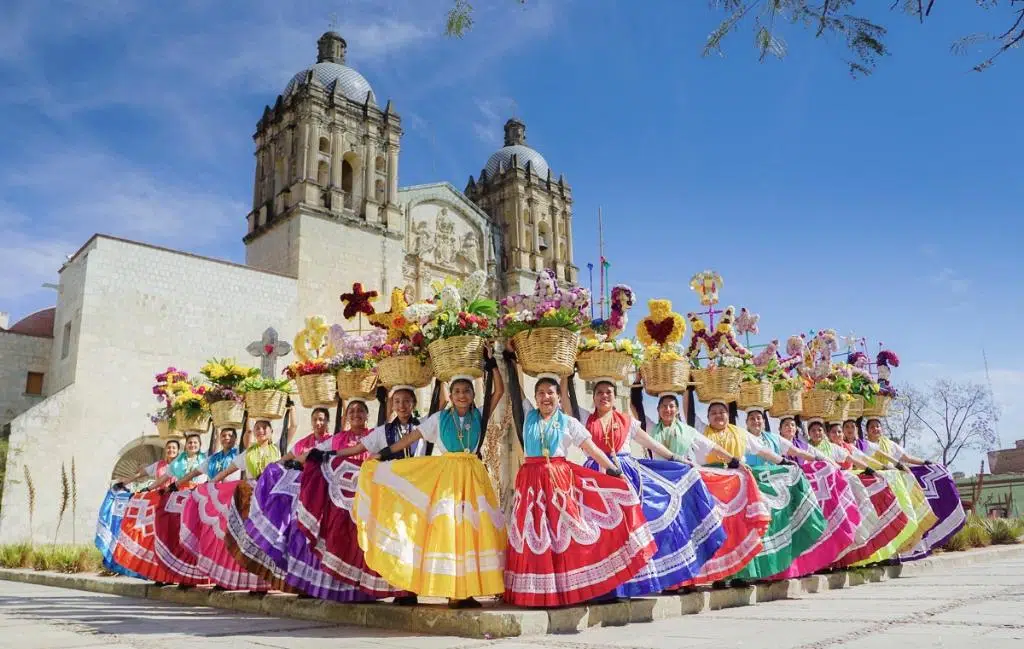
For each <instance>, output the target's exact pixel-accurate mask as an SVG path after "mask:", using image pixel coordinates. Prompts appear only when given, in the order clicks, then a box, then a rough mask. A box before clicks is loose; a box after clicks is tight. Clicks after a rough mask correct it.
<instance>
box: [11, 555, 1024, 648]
mask: <svg viewBox="0 0 1024 649" xmlns="http://www.w3.org/2000/svg"><path fill="white" fill-rule="evenodd" d="M1022 612H1024V558H1013V559H1004V560H1000V561H994V562H985V563H978V564H974V565H971V566H967V567H961V568H951V569H948V570H938V571H933V572H928V573H927V574H924V575H921V576H912V577H903V578H900V579H892V580H888V581H885V582H882V583H876V584H868V585H865V586H861V587H857V588H847V589H843V590H835V591H829V592H826V593H822V594H818V595H810V596H807V597H806V598H803V599H795V600H785V601H778V602H769V603H765V604H759V605H757V606H749V607H740V608H731V609H725V610H720V611H712V612H707V613H702V614H699V615H685V616H683V617H677V618H673V619H669V620H663V621H659V622H651V623H642V624H631V625H628V626H623V627H613V628H602V629H592V630H589V631H585V632H582V633H579V634H573V635H558V636H550V635H549V636H538V637H531V638H523V639H506V640H495V641H487V640H467V639H462V638H452V637H440V636H416V635H411V634H408V633H397V632H388V631H383V630H376V629H365V628H357V627H342V626H335V625H329V624H323V623H315V622H304V621H299V620H290V619H280V618H271V617H264V616H253V615H246V614H240V613H233V612H226V611H220V610H216V609H211V608H196V607H184V606H178V605H175V604H169V603H164V602H156V601H150V600H143V599H132V598H127V597H118V596H112V595H100V594H94V593H86V592H82V591H77V590H67V589H62V588H53V587H47V586H36V585H31V584H22V583H14V582H8V581H0V647H11V648H12V649H14V648H17V649H78V648H83V649H85V648H88V649H102V648H108V647H109V648H120V649H165V648H166V649H170V648H177V647H189V648H190V649H214V648H216V649H268V648H269V649H277V648H281V649H293V648H294V649H299V648H301V649H320V648H324V649H326V648H328V647H329V648H331V649H338V648H339V647H343V648H344V649H363V648H366V649H371V648H374V649H382V648H386V647H393V648H395V649H435V648H436V649H444V648H448V647H458V648H476V647H496V648H500V649H519V648H522V649H526V648H528V647H534V648H541V649H543V648H551V649H603V648H615V649H632V648H637V649H640V648H643V649H662V648H663V649H689V648H691V647H693V648H704V647H708V648H711V647H715V648H723V647H751V648H755V647H756V648H757V649H773V648H778V649H796V648H802V649H818V648H825V647H836V648H839V647H856V648H858V649H862V648H863V649H873V648H878V649H882V648H888V647H898V648H900V649H917V648H919V647H920V648H922V649H923V648H925V647H928V648H931V647H951V648H957V649H959V648H967V647H972V648H973V647H981V646H983V647H985V649H1003V648H1005V649H1011V648H1013V649H1019V647H1022V646H1024V614H1022Z"/></svg>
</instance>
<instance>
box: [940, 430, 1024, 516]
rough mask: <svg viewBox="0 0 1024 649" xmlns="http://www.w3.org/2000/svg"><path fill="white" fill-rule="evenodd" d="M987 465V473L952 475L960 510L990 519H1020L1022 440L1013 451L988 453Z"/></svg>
mask: <svg viewBox="0 0 1024 649" xmlns="http://www.w3.org/2000/svg"><path fill="white" fill-rule="evenodd" d="M988 466H989V471H991V473H987V474H981V475H972V476H965V475H964V474H962V473H960V474H955V475H954V477H955V478H956V486H957V488H958V489H959V490H960V500H961V501H962V502H963V504H964V508H966V509H973V510H974V511H975V513H977V514H978V515H979V516H986V517H993V518H1014V517H1018V516H1024V439H1019V440H1017V441H1016V443H1015V444H1014V447H1013V448H1007V449H1001V450H998V451H989V453H988ZM979 483H980V488H979Z"/></svg>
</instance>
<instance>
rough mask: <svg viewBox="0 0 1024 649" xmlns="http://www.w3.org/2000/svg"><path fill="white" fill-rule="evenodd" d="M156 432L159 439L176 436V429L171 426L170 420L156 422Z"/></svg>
mask: <svg viewBox="0 0 1024 649" xmlns="http://www.w3.org/2000/svg"><path fill="white" fill-rule="evenodd" d="M156 434H157V435H159V436H160V439H173V438H175V437H177V436H178V434H177V431H175V430H174V429H173V428H171V422H170V421H168V420H167V419H164V420H162V421H158V422H156Z"/></svg>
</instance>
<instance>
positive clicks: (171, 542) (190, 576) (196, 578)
mask: <svg viewBox="0 0 1024 649" xmlns="http://www.w3.org/2000/svg"><path fill="white" fill-rule="evenodd" d="M191 499H192V490H191V489H189V490H185V491H174V492H171V493H168V494H165V495H164V496H163V497H161V499H160V504H159V505H158V507H157V514H156V541H155V543H154V546H153V550H154V552H155V553H156V558H157V561H159V562H160V565H161V566H162V567H163V568H165V569H166V570H167V571H168V572H170V573H171V575H172V578H171V581H172V582H174V583H176V584H180V585H182V586H198V585H200V584H205V583H207V581H208V580H207V578H206V575H205V574H204V573H203V571H202V570H200V569H199V557H198V556H196V554H195V553H194V552H192V551H191V550H190V549H188V548H186V547H185V546H184V545H183V544H182V543H181V517H182V514H184V513H185V508H186V507H187V506H188V502H189V501H190V500H191Z"/></svg>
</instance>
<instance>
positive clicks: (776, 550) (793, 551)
mask: <svg viewBox="0 0 1024 649" xmlns="http://www.w3.org/2000/svg"><path fill="white" fill-rule="evenodd" d="M751 472H752V473H753V474H754V479H755V480H756V481H757V487H758V489H759V490H760V491H761V495H762V496H764V500H765V503H766V504H767V505H768V509H769V510H770V511H771V514H772V522H771V524H770V525H769V526H768V531H767V532H766V533H765V535H764V539H763V541H764V549H763V550H761V552H760V553H759V554H758V555H757V556H756V557H754V560H753V561H751V562H750V563H748V564H747V566H746V567H745V568H744V569H743V570H741V571H739V572H738V573H736V574H735V575H733V577H732V578H733V579H745V580H748V581H757V580H760V579H767V578H768V577H771V576H772V575H777V574H779V573H780V572H782V571H784V570H786V569H787V568H789V566H790V564H792V563H793V561H795V560H796V558H797V557H799V556H800V555H801V554H803V553H804V552H806V551H807V550H809V549H811V548H812V547H813V546H814V544H815V543H817V542H818V539H820V538H821V536H822V534H824V533H825V527H826V526H827V522H826V521H825V516H824V515H823V514H822V513H821V508H820V507H819V506H818V500H817V498H815V496H814V492H813V490H812V489H811V483H810V481H808V480H807V477H806V476H805V475H804V473H803V471H801V470H800V467H798V466H764V467H751Z"/></svg>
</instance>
